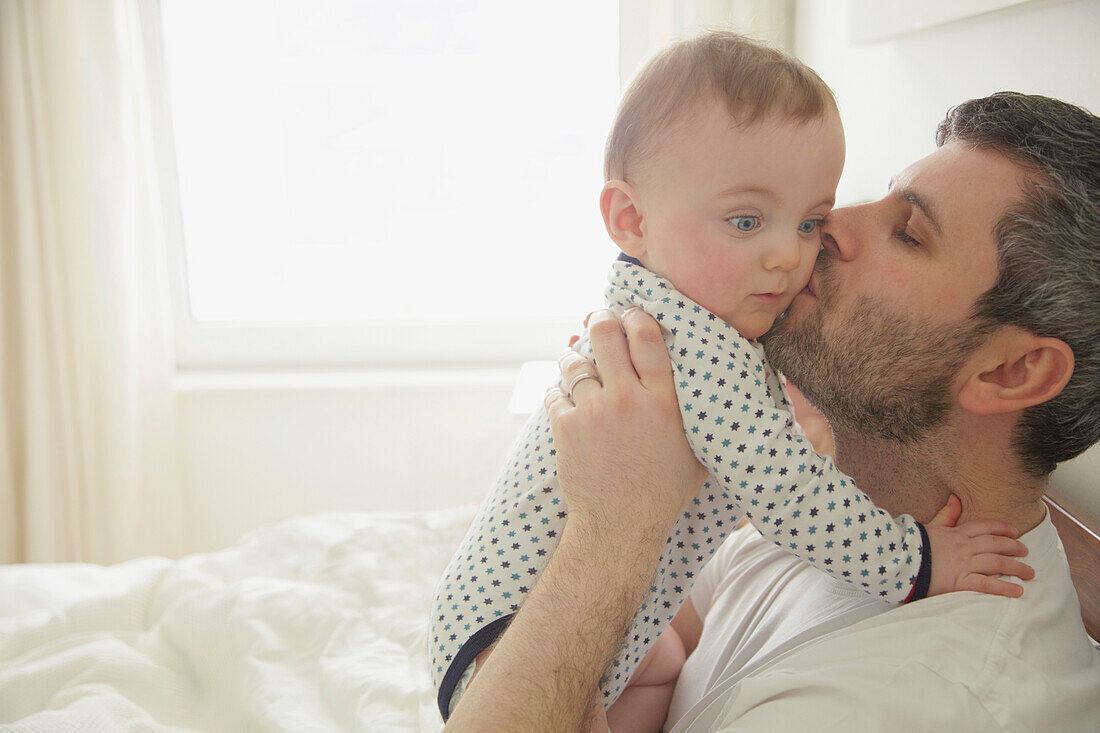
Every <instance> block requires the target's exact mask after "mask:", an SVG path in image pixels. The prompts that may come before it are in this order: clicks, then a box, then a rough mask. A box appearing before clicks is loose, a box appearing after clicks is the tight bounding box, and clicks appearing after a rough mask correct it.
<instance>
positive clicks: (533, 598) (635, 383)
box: [446, 311, 706, 733]
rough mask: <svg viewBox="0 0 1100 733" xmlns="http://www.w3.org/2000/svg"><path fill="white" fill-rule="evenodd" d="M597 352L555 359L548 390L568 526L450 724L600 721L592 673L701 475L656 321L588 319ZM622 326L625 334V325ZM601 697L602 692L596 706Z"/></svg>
mask: <svg viewBox="0 0 1100 733" xmlns="http://www.w3.org/2000/svg"><path fill="white" fill-rule="evenodd" d="M588 325H589V334H590V336H591V340H592V348H593V352H594V354H595V358H596V364H598V365H599V372H598V376H599V378H600V379H602V383H601V381H600V379H595V378H586V379H582V380H581V381H579V382H577V381H575V380H576V378H577V377H578V376H579V375H581V374H585V373H588V374H590V375H591V376H592V377H596V376H597V372H596V365H594V364H592V363H591V362H589V361H588V360H587V359H584V358H583V357H581V356H580V355H579V354H577V353H575V352H569V353H567V354H566V355H565V356H564V357H563V358H562V362H561V366H562V372H563V374H564V375H565V384H567V385H572V392H573V394H572V398H570V397H569V396H567V395H565V394H563V393H562V392H561V390H557V389H555V390H551V391H550V392H548V393H547V397H546V405H547V408H548V410H549V412H550V420H551V428H552V430H553V432H554V447H555V450H556V459H557V464H558V481H559V483H560V485H561V489H562V492H563V493H564V494H565V499H566V503H567V505H568V509H569V517H568V519H567V520H566V524H565V529H564V530H563V531H562V535H561V538H560V542H559V543H558V546H557V548H556V549H555V550H554V554H553V555H552V556H551V557H550V561H549V563H548V564H547V565H546V568H545V569H544V570H543V572H542V574H541V575H540V576H539V578H538V581H537V582H536V583H535V586H534V588H532V590H531V594H530V595H529V596H528V597H527V599H526V600H525V601H524V603H523V605H522V606H521V607H520V609H519V611H518V612H517V613H516V615H515V617H514V618H513V620H512V623H511V624H510V625H509V627H508V629H507V630H506V631H505V632H504V634H503V635H502V636H501V637H500V639H499V640H498V641H497V643H496V645H495V647H494V648H493V651H492V654H491V655H488V656H487V657H483V658H482V661H483V665H481V664H479V667H480V669H479V671H478V673H477V675H476V676H475V677H474V678H473V680H472V681H471V682H470V685H469V687H468V688H467V690H466V692H465V694H464V695H463V696H462V699H461V700H460V701H459V703H458V706H457V707H456V708H455V711H454V714H453V715H452V716H451V717H450V719H449V720H448V721H447V726H446V730H447V731H448V732H451V731H454V732H458V731H483V730H501V731H505V730H507V731H513V730H515V731H525V732H532V733H538V732H540V731H542V732H544V733H559V732H560V731H575V730H581V729H582V728H583V727H584V726H585V725H586V724H587V725H589V726H599V725H600V724H601V723H602V722H603V719H604V718H603V716H600V715H599V714H598V711H597V710H596V709H595V708H594V707H593V706H595V705H600V703H599V701H598V698H597V695H598V684H599V680H600V677H601V676H602V675H603V672H604V670H605V669H606V668H607V665H608V664H609V663H610V661H611V659H612V657H613V656H614V655H615V653H616V652H617V651H618V649H619V646H620V644H621V643H622V639H623V635H624V634H625V633H626V631H627V629H629V627H630V621H631V619H632V618H633V617H634V613H635V611H636V610H637V608H638V604H639V603H640V602H641V600H642V598H643V597H644V596H645V593H646V590H647V588H648V587H649V583H650V581H651V579H652V577H653V573H654V570H655V569H656V566H657V562H658V560H659V559H660V557H661V552H662V550H663V549H664V546H665V540H666V539H667V536H668V533H669V532H670V531H671V529H672V526H673V525H674V524H675V523H676V519H677V517H678V516H679V513H680V511H681V510H682V508H683V506H684V504H685V503H686V502H687V501H688V499H689V498H690V497H691V496H692V495H693V494H694V493H695V491H696V490H697V489H698V488H699V486H701V485H702V483H703V481H704V480H705V479H706V471H705V470H704V469H703V467H702V466H700V465H699V463H698V461H696V460H695V456H694V455H693V454H692V452H691V449H690V448H689V447H688V444H687V438H685V437H684V430H683V423H682V421H681V419H680V411H679V407H678V405H677V401H676V393H675V388H674V385H673V381H672V367H671V364H670V362H669V359H668V353H667V351H666V348H665V345H664V342H663V340H662V339H661V334H660V330H659V328H658V326H657V322H656V321H654V320H653V319H652V318H650V317H649V316H648V315H646V314H645V313H643V312H642V311H630V312H628V313H627V314H625V315H624V317H623V327H622V329H620V327H619V323H618V321H617V320H616V319H615V317H614V316H613V315H612V314H611V313H610V312H608V311H598V312H597V313H595V314H593V315H592V316H591V318H590V319H589V323H588ZM624 329H625V334H624ZM600 707H601V708H602V705H601V706H600Z"/></svg>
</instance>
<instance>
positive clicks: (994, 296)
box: [936, 92, 1100, 477]
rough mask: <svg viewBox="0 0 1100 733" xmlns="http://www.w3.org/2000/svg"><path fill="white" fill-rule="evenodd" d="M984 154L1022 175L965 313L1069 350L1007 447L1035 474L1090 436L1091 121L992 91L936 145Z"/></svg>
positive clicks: (1098, 392)
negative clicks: (1063, 381) (992, 267)
mask: <svg viewBox="0 0 1100 733" xmlns="http://www.w3.org/2000/svg"><path fill="white" fill-rule="evenodd" d="M956 140H957V141H961V142H963V143H966V144H970V145H974V146H976V147H978V148H985V149H992V150H995V151H997V152H999V153H1001V154H1002V155H1004V156H1006V157H1007V158H1009V159H1010V160H1012V161H1013V162H1015V163H1017V164H1019V165H1020V166H1022V167H1023V168H1024V170H1025V171H1027V172H1028V174H1029V175H1028V182H1027V184H1026V185H1025V189H1024V198H1023V200H1022V201H1021V202H1020V203H1019V204H1017V205H1014V206H1013V208H1012V209H1011V210H1010V211H1009V212H1008V213H1006V214H1005V215H1004V216H1002V217H1001V219H1000V221H999V222H998V223H997V225H996V227H995V228H994V236H995V237H996V239H997V249H998V259H999V266H998V274H997V281H996V283H995V284H994V285H993V287H992V288H990V290H989V291H988V292H986V293H985V294H983V295H982V296H981V297H980V298H979V299H978V300H977V302H976V304H975V312H974V315H975V316H976V317H977V318H978V319H979V320H980V321H982V322H985V323H987V324H992V325H993V326H1001V325H1010V326H1016V327H1019V328H1021V329H1024V330H1026V331H1028V332H1030V333H1033V334H1036V335H1038V336H1053V337H1055V338H1058V339H1061V340H1062V341H1065V342H1066V344H1068V345H1069V347H1070V348H1071V349H1073V357H1074V362H1075V366H1074V370H1073V375H1072V377H1071V378H1070V380H1069V383H1068V384H1067V385H1066V387H1065V389H1063V390H1062V392H1061V393H1060V394H1059V395H1057V396H1056V397H1055V398H1053V399H1051V400H1049V401H1047V402H1044V403H1042V404H1039V405H1035V406H1033V407H1029V408H1027V409H1026V410H1025V411H1024V414H1023V417H1022V418H1021V420H1020V422H1019V424H1018V425H1017V426H1016V432H1015V435H1014V446H1013V447H1014V448H1015V450H1016V452H1017V454H1018V455H1019V456H1020V458H1021V459H1022V461H1023V463H1024V466H1025V468H1026V469H1027V470H1028V471H1030V472H1031V473H1033V474H1035V475H1036V476H1039V477H1042V476H1046V475H1047V474H1049V473H1050V472H1051V471H1053V470H1054V467H1055V465H1056V464H1057V463H1059V462H1060V461H1065V460H1068V459H1070V458H1073V457H1074V456H1077V455H1079V454H1080V453H1083V452H1084V451H1085V450H1086V449H1087V448H1088V447H1089V446H1091V445H1092V444H1094V443H1096V442H1097V441H1098V440H1100V117H1097V116H1096V115H1093V114H1090V113H1089V112H1088V111H1086V110H1084V109H1081V108H1080V107H1075V106H1074V105H1072V104H1068V103H1066V102H1062V101H1059V100H1057V99H1051V98H1049V97H1041V96H1036V95H1028V94H1019V93H1017V92H999V93H997V94H994V95H992V96H990V97H986V98H984V99H972V100H970V101H968V102H964V103H963V104H960V105H959V106H958V107H955V108H954V109H952V110H951V111H950V112H949V113H948V114H947V119H945V120H944V121H943V122H941V123H940V125H939V128H938V129H937V130H936V144H937V146H942V145H944V144H945V143H949V142H952V141H956Z"/></svg>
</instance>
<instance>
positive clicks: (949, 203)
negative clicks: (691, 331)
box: [763, 143, 1024, 441]
mask: <svg viewBox="0 0 1100 733" xmlns="http://www.w3.org/2000/svg"><path fill="white" fill-rule="evenodd" d="M1023 182H1024V175H1023V171H1022V170H1021V169H1020V168H1019V167H1018V166H1016V165H1015V164H1013V163H1012V162H1010V161H1009V160H1008V159H1007V158H1005V157H1003V156H1001V155H1000V154H998V153H995V152H992V151H988V150H978V149H975V148H972V147H969V146H967V145H965V144H961V143H950V144H948V145H945V146H944V147H942V148H940V149H939V150H937V151H936V152H935V153H933V154H932V155H930V156H928V157H927V158H924V159H923V160H921V161H918V162H917V163H915V164H913V165H912V166H910V167H909V168H907V169H906V170H905V171H903V172H902V173H901V174H900V175H899V176H897V177H896V178H895V179H894V181H893V182H892V183H891V187H890V192H889V193H888V194H887V195H886V196H885V197H884V198H883V199H881V200H880V201H877V202H875V203H871V204H866V205H863V206H857V207H852V208H847V209H838V210H836V211H834V212H833V213H832V214H831V215H830V216H829V220H828V222H827V223H826V224H825V225H824V226H823V228H822V241H823V244H824V249H823V250H822V252H821V255H820V256H819V258H818V262H817V266H816V267H815V271H814V275H813V276H812V277H811V279H810V283H809V285H808V286H807V288H806V290H804V291H803V292H802V293H801V294H799V295H798V297H796V298H795V300H794V302H793V303H792V304H791V307H790V309H789V311H788V316H787V318H786V319H784V320H783V321H781V322H779V323H777V324H776V326H775V328H773V329H772V331H771V332H770V333H768V334H767V335H766V336H765V338H764V339H763V341H764V345H765V347H766V349H767V353H768V355H769V358H770V359H771V361H772V362H773V363H774V364H775V366H776V367H777V368H778V369H779V370H781V371H783V372H784V373H785V374H786V375H787V376H788V377H789V378H790V379H791V380H792V381H793V382H794V383H795V384H797V385H798V386H799V387H800V388H801V389H802V390H803V392H804V393H805V394H806V396H807V398H808V399H809V400H810V401H811V402H813V403H814V404H815V405H817V407H818V408H819V409H821V411H822V412H823V413H824V414H825V415H826V417H828V418H829V420H830V421H831V422H832V423H833V425H834V427H837V428H841V429H846V430H849V431H854V432H856V433H860V434H865V435H868V436H869V437H871V436H884V437H892V438H895V439H897V440H900V441H911V440H913V439H916V438H919V437H921V436H923V435H924V434H925V433H927V431H928V430H929V429H930V428H932V427H934V426H935V425H937V424H939V423H940V422H941V421H942V420H943V419H944V417H945V416H946V415H947V414H948V412H949V411H950V410H951V409H952V407H953V406H954V397H955V393H956V390H957V387H958V385H957V384H955V381H956V375H957V373H958V371H959V368H960V367H961V366H962V365H963V363H964V362H965V360H966V358H967V357H968V356H969V354H970V353H971V352H972V350H973V349H974V347H976V346H977V345H979V344H980V343H981V342H982V341H983V335H984V334H983V331H982V330H981V324H979V323H976V322H974V321H973V320H972V319H971V318H970V314H971V311H972V308H973V305H974V303H975V301H976V300H977V298H978V297H979V296H980V295H981V294H982V293H984V292H985V291H986V290H988V289H989V288H990V287H991V286H992V285H993V283H994V280H995V279H996V275H997V252H996V242H995V239H994V233H993V229H994V226H995V225H996V223H997V221H998V220H999V219H1000V218H1001V216H1002V215H1003V214H1004V213H1005V212H1006V211H1007V209H1008V208H1009V206H1010V205H1011V204H1012V203H1013V202H1014V201H1016V200H1018V199H1019V198H1020V197H1021V195H1022V189H1021V186H1022V184H1023Z"/></svg>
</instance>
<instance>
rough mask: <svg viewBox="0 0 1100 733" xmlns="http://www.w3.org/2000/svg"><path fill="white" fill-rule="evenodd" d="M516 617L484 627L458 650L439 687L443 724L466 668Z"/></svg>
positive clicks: (449, 712)
mask: <svg viewBox="0 0 1100 733" xmlns="http://www.w3.org/2000/svg"><path fill="white" fill-rule="evenodd" d="M513 616H515V614H514V613H510V614H508V615H507V616H503V617H501V618H498V619H497V620H496V621H493V622H492V623H491V624H489V625H488V626H482V627H481V628H480V629H478V630H477V633H475V634H474V635H473V636H471V637H470V640H469V641H467V642H466V643H465V644H463V645H462V648H461V649H459V650H458V654H456V655H455V658H454V661H453V662H451V666H450V667H448V668H447V674H445V675H443V682H441V683H440V685H439V697H438V699H437V702H438V704H439V714H440V715H442V716H443V722H444V723H445V722H447V718H448V717H450V714H451V695H453V694H454V691H455V687H457V686H458V681H459V680H461V679H462V675H463V674H465V672H466V668H467V667H469V666H470V665H471V664H473V663H474V660H475V659H477V655H478V654H481V653H482V652H483V651H485V650H486V649H488V648H489V647H490V646H492V644H493V642H494V641H496V640H497V637H498V636H500V635H501V634H502V633H504V627H505V626H507V625H508V622H509V621H511V620H512V617H513Z"/></svg>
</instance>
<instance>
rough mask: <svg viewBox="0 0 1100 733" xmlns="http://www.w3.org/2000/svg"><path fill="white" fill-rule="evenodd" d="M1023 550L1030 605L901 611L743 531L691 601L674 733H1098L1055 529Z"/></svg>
mask: <svg viewBox="0 0 1100 733" xmlns="http://www.w3.org/2000/svg"><path fill="white" fill-rule="evenodd" d="M1021 540H1022V541H1023V542H1024V544H1026V545H1027V547H1028V551H1029V554H1028V556H1027V557H1026V558H1024V561H1025V562H1027V563H1028V564H1029V565H1031V566H1032V567H1033V568H1034V569H1035V573H1036V576H1035V579H1034V580H1031V581H1026V582H1023V586H1024V595H1023V597H1021V598H1018V599H1009V598H1003V597H1000V596H992V595H985V594H979V593H970V592H960V593H947V594H944V595H940V596H936V597H933V598H928V599H925V600H922V601H918V602H915V603H911V604H909V605H906V606H902V607H900V608H893V609H892V610H891V607H890V606H886V605H884V604H882V603H880V602H878V601H876V600H874V599H872V598H871V597H869V596H867V595H865V594H863V593H861V592H859V591H856V590H854V589H852V588H851V586H849V585H847V584H845V583H843V582H841V581H838V580H836V579H835V578H833V577H830V576H828V575H826V574H824V573H822V572H820V571H819V570H817V569H815V568H814V567H812V566H811V565H808V564H807V563H805V562H803V561H801V560H799V559H798V558H796V557H794V556H792V555H789V554H787V553H785V552H783V551H782V550H780V549H778V548H777V547H776V546H775V545H773V544H772V543H771V542H768V541H766V540H764V539H762V538H761V536H760V534H759V533H758V532H756V530H754V529H752V528H751V527H746V528H745V529H743V530H739V531H738V532H736V533H734V534H733V535H731V536H730V538H729V539H728V540H727V541H726V542H725V544H724V545H723V546H722V548H720V549H719V550H718V552H717V553H715V556H714V558H713V559H712V560H711V562H710V564H709V565H707V567H706V568H705V569H704V571H703V572H702V573H701V574H700V576H699V579H698V582H697V584H696V586H695V588H694V590H693V591H692V595H691V599H692V603H693V604H694V605H695V608H696V610H697V611H698V613H699V616H700V618H702V619H703V632H702V637H701V638H700V640H699V645H698V648H696V650H695V651H694V652H693V653H692V655H691V656H690V657H689V658H688V660H687V663H686V664H685V665H684V669H683V671H682V673H681V675H680V680H679V682H678V683H677V687H676V693H675V695H674V696H673V699H672V704H671V707H670V709H669V716H668V721H667V723H666V728H665V730H668V731H671V732H672V733H700V732H701V731H794V730H811V729H812V730H814V731H844V732H845V733H850V732H852V731H878V730H904V731H923V730H928V731H932V730H935V731H942V730H959V731H963V730H965V731H987V730H989V731H1053V730H1056V731H1089V732H1090V733H1096V731H1100V651H1098V650H1097V649H1096V648H1095V647H1094V646H1093V644H1092V643H1091V641H1090V640H1089V638H1088V636H1087V634H1086V633H1085V629H1084V625H1083V624H1082V622H1081V616H1080V606H1079V604H1078V600H1077V594H1076V592H1075V591H1074V589H1073V584H1072V582H1071V580H1070V575H1069V566H1068V565H1067V563H1066V558H1065V554H1064V552H1063V550H1062V544H1061V542H1060V541H1059V539H1058V535H1057V532H1056V531H1055V529H1054V525H1053V524H1052V523H1051V521H1050V518H1049V516H1048V517H1047V518H1046V519H1045V520H1044V521H1043V522H1042V523H1041V524H1040V525H1039V526H1038V527H1036V528H1035V529H1033V530H1032V531H1030V532H1028V533H1027V534H1026V535H1024V536H1023V537H1022V538H1021Z"/></svg>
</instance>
